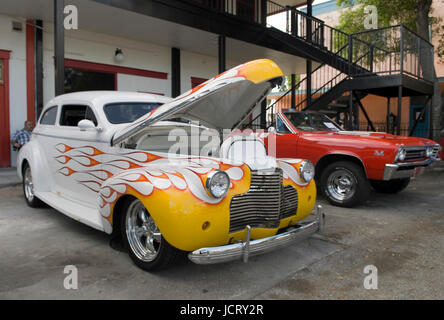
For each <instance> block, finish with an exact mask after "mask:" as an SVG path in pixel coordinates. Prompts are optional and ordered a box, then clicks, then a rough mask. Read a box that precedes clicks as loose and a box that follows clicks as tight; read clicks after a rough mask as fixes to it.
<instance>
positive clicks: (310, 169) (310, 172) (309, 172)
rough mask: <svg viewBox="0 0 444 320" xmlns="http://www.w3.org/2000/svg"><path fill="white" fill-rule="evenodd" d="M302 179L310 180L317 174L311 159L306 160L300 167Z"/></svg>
mask: <svg viewBox="0 0 444 320" xmlns="http://www.w3.org/2000/svg"><path fill="white" fill-rule="evenodd" d="M299 173H300V175H301V178H302V180H304V181H305V182H310V181H311V180H312V179H313V178H314V176H315V167H314V165H313V163H312V162H311V161H308V160H305V161H304V162H302V164H301V166H300V167H299Z"/></svg>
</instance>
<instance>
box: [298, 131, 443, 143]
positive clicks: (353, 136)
mask: <svg viewBox="0 0 444 320" xmlns="http://www.w3.org/2000/svg"><path fill="white" fill-rule="evenodd" d="M304 136H305V137H312V138H313V139H316V137H318V138H319V139H322V140H324V139H326V140H330V139H332V140H334V141H335V142H336V143H340V141H342V142H343V143H347V141H354V142H355V143H356V142H357V141H361V142H362V143H372V144H375V143H378V142H380V143H381V144H384V145H388V144H390V145H397V146H399V145H405V146H422V145H427V144H436V143H435V142H434V141H432V140H429V139H425V138H417V137H405V136H397V135H393V134H390V133H384V132H367V131H339V132H332V131H316V132H309V133H307V132H305V133H304Z"/></svg>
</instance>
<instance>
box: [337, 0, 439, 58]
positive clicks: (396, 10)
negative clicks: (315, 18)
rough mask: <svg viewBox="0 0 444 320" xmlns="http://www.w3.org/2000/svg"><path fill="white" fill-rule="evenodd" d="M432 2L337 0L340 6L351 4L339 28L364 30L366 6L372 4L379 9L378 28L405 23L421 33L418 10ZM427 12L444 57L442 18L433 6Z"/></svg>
mask: <svg viewBox="0 0 444 320" xmlns="http://www.w3.org/2000/svg"><path fill="white" fill-rule="evenodd" d="M440 1H442V0H440ZM431 2H432V0H337V1H336V3H337V5H338V6H342V7H346V6H351V8H349V9H345V10H344V12H343V13H342V14H341V16H340V18H339V25H338V26H337V28H338V29H340V30H342V31H344V32H347V33H356V32H360V31H364V30H365V28H364V17H365V14H364V8H365V7H366V6H370V5H372V6H376V8H377V9H378V28H383V27H388V26H390V25H397V24H403V25H405V26H406V27H407V28H409V29H411V30H413V31H414V32H417V33H419V34H420V35H421V34H422V33H423V32H421V30H418V10H421V9H420V8H422V7H423V6H424V5H425V6H427V7H430V4H431ZM427 14H428V17H429V23H430V25H431V26H432V37H433V39H437V40H438V47H436V48H435V51H437V53H438V55H439V57H440V58H444V26H443V25H442V18H441V17H438V16H434V15H433V9H432V8H430V10H429V12H428V13H427Z"/></svg>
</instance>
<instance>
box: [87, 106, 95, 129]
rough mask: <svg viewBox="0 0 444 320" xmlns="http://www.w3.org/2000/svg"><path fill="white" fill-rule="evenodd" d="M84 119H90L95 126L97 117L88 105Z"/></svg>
mask: <svg viewBox="0 0 444 320" xmlns="http://www.w3.org/2000/svg"><path fill="white" fill-rule="evenodd" d="M85 119H87V120H91V121H92V122H93V123H94V125H95V126H96V127H97V119H96V116H95V115H94V112H93V111H92V110H91V108H90V107H86V113H85Z"/></svg>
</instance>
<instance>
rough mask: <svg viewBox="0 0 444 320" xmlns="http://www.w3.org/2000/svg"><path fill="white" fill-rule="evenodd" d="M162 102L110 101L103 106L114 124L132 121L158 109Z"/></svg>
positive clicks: (107, 116) (109, 119)
mask: <svg viewBox="0 0 444 320" xmlns="http://www.w3.org/2000/svg"><path fill="white" fill-rule="evenodd" d="M160 105H161V103H154V102H153V103H151V102H148V103H147V102H143V103H139V102H136V103H135V102H124V103H110V104H107V105H105V106H104V107H103V111H104V112H105V115H106V118H107V119H108V121H109V122H110V123H112V124H119V123H130V122H133V121H134V120H136V119H138V118H140V117H142V116H144V115H146V114H147V113H149V112H151V111H153V110H154V109H157V108H158V107H159V106H160Z"/></svg>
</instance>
